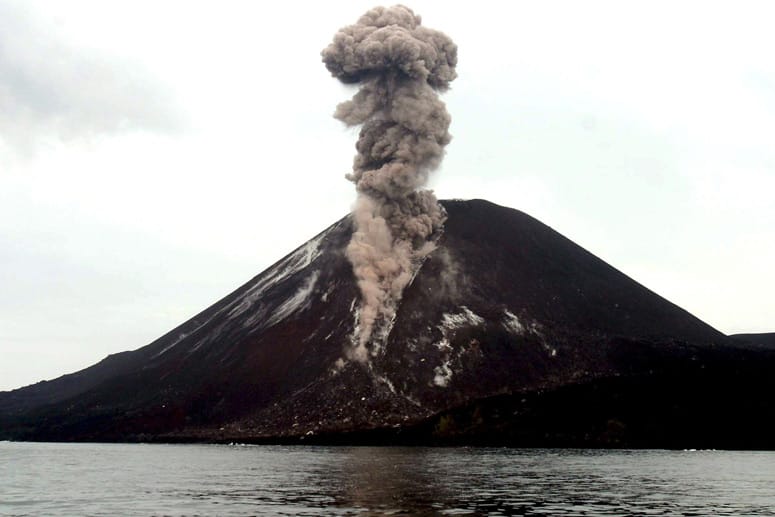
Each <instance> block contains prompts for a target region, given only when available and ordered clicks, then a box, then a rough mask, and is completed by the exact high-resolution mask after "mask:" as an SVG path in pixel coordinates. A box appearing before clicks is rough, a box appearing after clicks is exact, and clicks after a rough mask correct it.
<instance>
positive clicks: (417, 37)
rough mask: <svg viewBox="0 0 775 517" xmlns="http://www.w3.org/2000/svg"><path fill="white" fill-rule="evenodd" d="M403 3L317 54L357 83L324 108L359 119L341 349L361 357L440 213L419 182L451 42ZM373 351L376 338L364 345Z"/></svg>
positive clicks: (431, 151) (439, 128)
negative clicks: (356, 290)
mask: <svg viewBox="0 0 775 517" xmlns="http://www.w3.org/2000/svg"><path fill="white" fill-rule="evenodd" d="M420 23H421V19H420V17H419V16H417V15H415V14H414V12H412V10H411V9H409V8H407V7H404V6H400V5H397V6H394V7H390V8H384V7H377V8H375V9H372V10H370V11H369V12H367V13H366V14H364V15H363V16H362V17H361V18H360V19H359V20H358V22H357V23H356V24H355V25H350V26H347V27H345V28H343V29H341V30H340V31H339V32H338V33H337V34H336V35H335V37H334V41H333V43H331V45H329V46H328V47H327V48H326V49H324V50H323V52H322V56H323V62H324V63H325V65H326V68H328V70H329V71H330V72H331V74H332V75H333V76H334V77H336V78H338V79H339V80H340V81H342V82H343V83H346V84H348V83H360V90H359V91H358V93H356V94H355V96H354V97H353V98H352V100H349V101H347V102H344V103H342V104H340V105H339V106H338V107H337V109H336V112H335V114H334V116H335V117H336V118H338V119H339V120H341V121H342V122H344V123H345V124H347V125H348V126H354V125H362V127H361V132H360V136H359V138H358V142H357V144H356V149H357V151H358V154H357V155H356V157H355V161H354V164H353V172H352V173H351V174H348V175H347V178H348V179H349V180H351V181H353V182H354V183H355V185H356V189H357V191H358V199H357V201H356V203H355V208H354V210H353V218H354V221H355V232H354V234H353V237H352V240H351V242H350V244H349V245H348V247H347V256H348V258H349V259H350V261H351V262H352V264H353V270H354V272H355V276H356V278H357V280H358V285H359V287H360V290H361V295H362V300H361V307H360V312H359V318H358V326H359V328H358V338H357V343H355V344H354V345H355V346H354V348H353V350H352V351H351V352H350V356H351V358H353V359H356V360H359V361H365V360H367V358H368V354H369V349H368V345H369V343H370V341H372V336H373V334H374V332H375V330H376V329H377V328H379V329H380V330H383V331H387V330H389V327H390V322H391V321H392V319H393V317H394V316H395V311H396V307H397V304H398V301H399V300H400V298H401V293H402V292H403V289H404V287H406V286H407V285H408V284H409V282H410V281H411V279H412V277H413V275H414V274H415V272H416V271H417V268H418V267H419V265H420V264H421V262H422V260H423V259H424V258H425V257H426V256H427V255H428V253H430V252H431V251H432V250H433V248H434V245H433V240H434V239H433V237H434V236H436V235H438V232H439V230H440V228H441V227H442V225H443V224H444V220H445V219H446V214H445V213H444V209H443V208H442V207H441V206H440V205H439V204H438V202H437V201H436V197H435V196H434V195H433V193H432V192H431V191H429V190H423V189H422V187H423V186H424V185H425V184H426V182H427V180H428V175H429V173H430V172H431V171H432V170H433V169H435V168H436V167H438V165H439V163H440V162H441V159H442V157H443V155H444V146H445V145H447V144H448V143H449V141H450V139H451V137H450V135H449V132H448V129H449V124H450V117H449V114H448V113H447V110H446V108H445V106H444V103H443V102H441V100H439V98H438V95H437V94H436V90H442V91H443V90H446V89H447V88H448V87H449V83H450V82H451V81H452V80H454V79H455V77H456V72H455V65H456V64H457V47H456V46H455V44H454V43H453V42H452V40H451V39H450V38H449V37H447V36H446V35H445V34H443V33H441V32H438V31H435V30H432V29H428V28H425V27H422V26H421V24H420ZM372 345H373V346H372V348H371V350H370V352H371V353H372V354H373V353H376V351H377V350H378V349H379V343H372Z"/></svg>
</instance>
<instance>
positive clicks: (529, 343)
mask: <svg viewBox="0 0 775 517" xmlns="http://www.w3.org/2000/svg"><path fill="white" fill-rule="evenodd" d="M443 206H444V207H445V209H446V210H447V213H448V220H447V222H446V225H445V227H444V230H443V232H442V233H441V234H439V235H437V242H436V249H435V250H434V251H433V252H432V253H431V254H430V255H428V257H427V258H426V259H425V261H424V262H423V263H422V266H421V267H420V269H419V270H418V272H417V274H416V275H415V277H414V278H413V279H412V281H411V283H409V285H408V286H407V287H406V289H405V290H404V292H403V297H402V298H401V300H400V303H399V305H398V310H397V312H396V314H395V318H394V319H393V320H392V321H389V322H386V323H385V324H384V325H381V326H380V327H378V328H377V329H376V330H375V332H374V336H373V337H372V339H371V341H370V343H369V347H368V349H369V357H368V360H366V361H358V360H353V359H350V358H349V356H348V350H351V349H352V346H353V343H354V341H353V340H356V339H357V325H358V307H359V304H360V296H361V293H360V291H359V289H358V287H357V285H356V282H355V279H354V276H353V272H352V265H351V264H350V262H349V261H348V260H347V258H346V257H345V253H344V250H345V247H346V246H347V244H348V242H350V239H351V235H352V231H353V228H352V221H351V218H350V217H349V216H348V217H345V218H344V219H342V220H340V221H339V222H337V223H335V224H334V225H332V226H331V227H329V228H328V229H326V230H325V231H323V232H322V233H321V234H319V235H318V236H316V237H315V238H313V239H312V240H310V241H309V242H307V243H305V244H304V245H302V246H301V247H299V248H298V249H297V250H295V251H293V252H292V253H291V254H289V255H288V256H286V257H285V258H283V259H282V260H280V261H279V262H277V263H276V264H275V265H273V266H272V267H270V268H269V269H267V270H266V271H264V272H263V273H261V274H259V275H258V276H256V277H255V278H253V279H252V280H251V281H249V282H248V283H247V284H245V285H244V286H242V287H241V288H239V289H237V290H236V291H235V292H233V293H231V294H230V295H228V296H226V297H225V298H224V299H222V300H220V301H219V302H217V303H215V304H214V305H213V306H211V307H209V308H208V309H206V310H204V311H203V312H201V313H200V314H198V315H197V316H196V317H194V318H192V319H191V320H189V321H187V322H185V323H183V324H182V325H180V326H179V327H177V328H175V329H173V330H172V331H170V332H169V333H167V334H166V335H164V336H162V337H160V338H159V339H157V340H156V341H154V342H153V343H151V344H150V345H147V346H145V347H143V348H140V349H138V350H135V351H132V352H124V353H121V354H116V355H112V356H109V357H108V358H106V359H105V360H103V361H102V362H100V363H98V364H96V365H94V366H92V367H90V368H87V369H85V370H83V371H80V372H77V373H74V374H71V375H66V376H63V377H60V378H59V379H56V380H53V381H49V382H42V383H38V384H35V385H32V386H28V387H26V388H21V389H19V390H15V391H12V392H5V393H0V438H4V439H30V440H110V441H112V440H118V441H125V440H155V441H190V440H201V441H240V442H250V441H253V442H261V441H266V442H272V441H301V442H328V443H330V442H335V443H363V442H370V443H486V444H507V445H542V446H543V445H574V446H579V445H583V446H643V447H657V446H676V447H682V446H687V447H690V446H709V447H710V446H712V447H725V446H726V447H772V446H774V445H775V442H774V441H773V438H772V437H773V436H775V433H773V432H772V431H774V430H775V429H774V428H773V417H772V416H771V415H773V411H772V410H773V409H775V408H773V403H772V402H771V401H770V397H769V396H768V394H769V393H772V389H773V388H775V382H773V381H772V380H771V378H772V377H773V376H772V375H771V373H772V371H773V368H775V353H774V352H773V351H772V350H766V349H765V350H762V349H760V348H756V347H750V346H746V345H745V344H744V343H738V342H736V341H734V340H730V339H729V338H727V337H726V336H724V335H723V334H721V333H719V332H718V331H716V330H714V329H713V328H711V327H710V326H708V325H707V324H705V323H703V322H702V321H700V320H698V319H697V318H695V317H693V316H692V315H691V314H689V313H687V312H686V311H684V310H682V309H681V308H679V307H677V306H675V305H673V304H672V303H670V302H668V301H667V300H665V299H663V298H661V297H660V296H658V295H657V294H655V293H653V292H651V291H649V290H648V289H646V288H645V287H643V286H641V285H640V284H638V283H637V282H635V281H633V280H632V279H630V278H628V277H627V276H625V275H624V274H622V273H621V272H619V271H617V270H616V269H614V268H613V267H611V266H609V265H608V264H606V263H604V262H603V261H601V260H600V259H598V258H596V257H595V256H594V255H592V254H590V253H589V252H587V251H585V250H584V249H582V248H580V247H579V246H577V245H576V244H574V243H573V242H571V241H570V240H568V239H566V238H565V237H563V236H562V235H560V234H558V233H557V232H555V231H553V230H552V229H551V228H549V227H547V226H545V225H544V224H542V223H540V222H539V221H537V220H535V219H533V218H531V217H530V216H528V215H526V214H524V213H521V212H519V211H516V210H512V209H508V208H504V207H500V206H497V205H494V204H492V203H489V202H486V201H481V200H473V201H445V202H443Z"/></svg>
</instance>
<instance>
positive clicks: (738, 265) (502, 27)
mask: <svg viewBox="0 0 775 517" xmlns="http://www.w3.org/2000/svg"><path fill="white" fill-rule="evenodd" d="M265 4H267V5H265ZM374 5H378V4H374V3H373V2H361V1H341V2H311V1H309V2H307V1H295V2H271V3H270V2H261V3H259V2H247V1H246V2H236V1H222V2H217V3H216V2H190V1H188V2H174V1H165V2H158V1H157V0H155V1H153V2H151V1H144V0H143V1H140V0H138V1H134V2H104V1H76V0H62V1H42V0H27V1H23V2H22V1H13V0H0V265H2V268H0V390H8V389H13V388H17V387H20V386H23V385H27V384H31V383H34V382H37V381H40V380H43V379H51V378H55V377H58V376H60V375H62V374H65V373H69V372H73V371H77V370H79V369H82V368H84V367H87V366H89V365H91V364H93V363H95V362H97V361H99V360H101V359H102V358H104V357H105V356H106V355H108V354H112V353H116V352H120V351H124V350H131V349H136V348H139V347H141V346H143V345H146V344H148V343H150V342H151V341H153V340H154V339H155V338H157V337H159V336H160V335H162V334H164V333H165V332H167V331H168V330H170V329H172V328H173V327H175V326H177V325H178V324H180V323H182V322H183V321H185V320H187V319H188V318H190V317H192V316H193V315H195V314H196V313H198V312H199V311H200V310H202V309H204V308H206V307H207V306H209V305H210V304H212V303H214V302H216V301H217V300H219V299H220V298H222V297H223V296H225V295H226V294H228V293H229V292H231V291H232V290H234V289H235V288H237V287H239V286H240V285H242V284H243V283H245V282H246V281H248V280H249V279H250V278H252V277H253V276H255V275H256V274H258V273H260V272H261V271H262V270H264V269H265V268H267V267H268V266H270V265H271V264H272V263H274V262H275V261H277V260H278V259H280V258H282V257H283V256H284V255H286V254H287V253H288V252H290V251H291V250H293V249H294V248H296V247H297V246H299V245H301V244H302V243H303V242H305V241H306V240H308V239H309V238H311V237H312V236H314V235H315V234H317V233H319V232H320V231H322V230H323V229H324V228H325V227H327V226H328V225H330V224H331V223H333V222H335V221H336V220H338V219H339V218H341V217H342V216H343V215H345V214H346V213H348V212H349V210H350V207H351V205H352V203H353V201H354V200H355V192H354V189H353V186H352V184H351V183H350V182H348V181H346V180H345V179H344V175H345V174H346V173H347V172H348V171H349V170H350V167H351V164H352V158H353V156H354V154H355V149H354V144H355V140H356V138H357V130H355V129H347V128H345V127H343V125H342V124H341V123H340V122H338V121H337V120H335V119H334V118H333V117H332V113H333V111H334V108H335V107H336V105H337V103H339V102H342V101H344V100H347V99H349V98H350V96H351V95H352V94H353V92H354V91H353V90H352V89H351V88H348V87H345V86H342V85H340V84H338V82H337V81H336V80H335V79H333V78H332V77H331V76H330V74H329V73H328V72H327V71H326V69H325V67H324V66H323V64H322V62H321V58H320V51H321V50H322V49H323V48H324V47H325V46H326V45H328V43H329V42H330V41H331V39H332V37H333V35H334V33H335V32H336V30H337V29H338V28H340V27H342V26H345V25H349V24H351V23H354V22H355V20H356V19H357V18H358V17H359V16H360V15H361V14H363V13H364V12H365V11H366V10H367V9H369V8H371V7H373V6H374ZM407 5H408V6H409V7H411V8H412V9H414V10H415V12H417V13H418V14H420V15H422V17H423V24H424V25H426V26H428V27H431V28H434V29H438V30H441V31H443V32H445V33H447V34H448V35H449V36H450V37H451V38H452V39H453V40H454V41H455V42H456V43H457V44H458V47H459V65H458V79H457V80H456V81H455V82H454V83H453V84H452V88H451V90H450V91H448V92H446V93H444V94H443V100H444V101H445V102H446V104H447V109H448V111H449V112H450V114H451V116H452V126H451V128H450V131H451V133H452V135H453V141H452V143H451V144H450V145H449V146H448V147H447V154H446V157H445V159H444V162H443V164H442V166H441V168H440V169H439V170H438V171H436V172H435V173H434V175H433V176H432V179H431V188H433V189H434V190H435V191H436V194H437V196H438V197H439V198H463V199H470V198H483V199H488V200H490V201H492V202H495V203H498V204H501V205H505V206H509V207H512V208H516V209H519V210H522V211H524V212H527V213H528V214H530V215H532V216H534V217H536V218H538V219H539V220H541V221H542V222H544V223H546V224H548V225H549V226H551V227H553V228H554V229H555V230H557V231H559V232H560V233H562V234H563V235H565V236H567V237H568V238H570V239H571V240H573V241H574V242H576V243H577V244H579V245H581V246H583V247H584V248H586V249H588V250H589V251H591V252H592V253H594V254H595V255H597V256H598V257H600V258H602V259H603V260H605V261H606V262H608V263H610V264H612V265H613V266H614V267H616V268H617V269H619V270H621V271H623V272H624V273H625V274H627V275H629V276H630V277H632V278H634V279H635V280H637V281H638V282H640V283H641V284H643V285H645V286H646V287H648V288H649V289H651V290H653V291H655V292H656V293H658V294H660V295H662V296H663V297H665V298H667V299H668V300H670V301H672V302H673V303H676V304H677V305H679V306H681V307H683V308H684V309H686V310H688V311H689V312H691V313H692V314H694V315H695V316H697V317H699V318H700V319H702V320H704V321H705V322H707V323H709V324H710V325H712V326H713V327H715V328H717V329H718V330H720V331H722V332H725V333H738V332H773V331H775V296H773V293H775V274H774V273H773V271H772V269H773V268H772V264H775V239H773V234H774V233H775V232H774V231H773V229H774V228H775V203H773V202H772V197H773V192H775V145H773V137H775V60H773V59H772V49H773V48H775V32H773V31H772V30H771V20H772V19H774V18H775V5H773V4H772V3H771V2H745V1H742V2H734V3H733V2H723V3H722V2H718V3H716V2H699V1H697V2H691V1H687V2H660V1H654V2H637V3H634V2H617V1H595V0H591V1H587V2H583V3H580V2H570V1H568V2H558V1H553V0H549V1H545V2H527V1H516V2H492V1H487V0H480V1H477V2H472V3H452V2H441V1H430V0H429V1H416V2H412V3H407Z"/></svg>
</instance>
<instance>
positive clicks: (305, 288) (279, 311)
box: [262, 271, 320, 328]
mask: <svg viewBox="0 0 775 517" xmlns="http://www.w3.org/2000/svg"><path fill="white" fill-rule="evenodd" d="M319 277H320V271H313V272H312V274H311V275H310V276H309V277H307V279H306V280H305V281H304V284H303V285H302V286H301V287H300V288H299V289H298V290H297V291H296V293H295V294H294V295H293V296H291V297H290V298H288V299H287V300H285V301H284V302H283V303H281V304H280V305H279V306H278V307H277V308H276V309H275V310H274V311H273V312H272V315H271V316H270V317H269V319H267V320H266V323H264V325H262V327H263V328H268V327H271V326H272V325H276V324H277V323H279V322H281V321H282V320H284V319H285V318H287V317H288V316H290V315H291V314H293V313H295V312H299V311H301V310H304V309H306V308H308V307H309V305H310V301H311V296H310V295H311V294H312V291H313V290H314V289H315V284H316V283H317V281H318V278H319Z"/></svg>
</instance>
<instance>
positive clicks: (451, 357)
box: [433, 305, 484, 388]
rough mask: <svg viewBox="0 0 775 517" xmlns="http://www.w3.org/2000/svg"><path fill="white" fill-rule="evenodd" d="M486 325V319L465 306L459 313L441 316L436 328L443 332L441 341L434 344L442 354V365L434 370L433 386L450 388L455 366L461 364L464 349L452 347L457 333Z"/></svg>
mask: <svg viewBox="0 0 775 517" xmlns="http://www.w3.org/2000/svg"><path fill="white" fill-rule="evenodd" d="M482 324H484V318H482V317H481V316H479V315H478V314H476V313H474V312H473V311H472V310H471V309H469V308H468V307H466V306H465V305H463V306H461V307H460V311H459V312H455V313H444V314H442V316H441V322H440V323H439V324H438V325H437V326H436V328H438V329H439V330H440V331H441V335H442V337H441V340H439V341H438V342H436V343H434V344H433V346H435V347H436V348H437V349H438V350H439V351H440V352H441V353H442V357H443V359H442V363H441V364H440V365H439V366H436V367H435V368H434V369H433V385H434V386H438V387H439V388H446V387H447V386H449V383H450V381H451V380H452V375H453V373H454V370H453V369H452V365H453V364H458V363H460V362H461V359H460V356H461V355H462V353H463V350H462V349H459V350H457V351H456V350H455V349H454V348H453V347H452V343H451V341H450V339H451V337H452V336H454V334H455V332H456V331H457V330H458V329H461V328H470V327H478V326H479V325H482Z"/></svg>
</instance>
